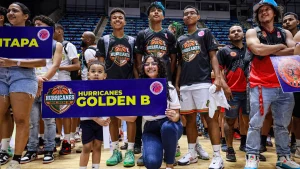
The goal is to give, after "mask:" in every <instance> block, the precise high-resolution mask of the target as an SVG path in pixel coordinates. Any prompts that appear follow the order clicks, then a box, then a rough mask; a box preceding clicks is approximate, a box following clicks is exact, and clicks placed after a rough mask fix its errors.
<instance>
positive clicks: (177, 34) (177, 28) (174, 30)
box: [168, 22, 184, 39]
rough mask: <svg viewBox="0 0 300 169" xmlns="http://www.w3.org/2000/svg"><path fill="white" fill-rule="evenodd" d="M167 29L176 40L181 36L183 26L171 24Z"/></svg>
mask: <svg viewBox="0 0 300 169" xmlns="http://www.w3.org/2000/svg"><path fill="white" fill-rule="evenodd" d="M168 29H169V31H171V32H172V33H173V34H174V36H175V38H176V39H178V38H179V37H180V36H181V35H183V34H184V29H183V25H182V24H181V23H179V22H172V23H171V24H170V25H169V27H168Z"/></svg>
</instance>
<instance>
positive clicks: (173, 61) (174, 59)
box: [170, 54, 177, 75]
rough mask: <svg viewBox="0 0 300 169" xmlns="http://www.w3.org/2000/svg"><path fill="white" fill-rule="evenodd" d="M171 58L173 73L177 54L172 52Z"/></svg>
mask: <svg viewBox="0 0 300 169" xmlns="http://www.w3.org/2000/svg"><path fill="white" fill-rule="evenodd" d="M170 58H171V73H172V75H173V73H174V71H175V67H176V61H177V60H176V54H170Z"/></svg>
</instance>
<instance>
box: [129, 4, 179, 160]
mask: <svg viewBox="0 0 300 169" xmlns="http://www.w3.org/2000/svg"><path fill="white" fill-rule="evenodd" d="M147 14H148V20H149V28H146V29H145V30H141V31H139V33H138V35H137V39H136V45H135V51H136V63H137V64H136V68H137V70H140V68H141V64H142V58H143V56H145V55H149V54H154V55H155V56H157V57H159V58H162V59H163V60H164V62H165V64H166V68H167V75H168V81H169V83H170V84H171V82H172V75H173V73H174V71H175V67H176V60H177V59H176V53H177V50H176V39H175V36H174V35H173V34H172V32H170V31H169V30H168V29H164V28H162V21H163V20H164V18H165V7H164V6H163V5H162V3H161V2H158V1H155V2H152V3H151V4H150V6H149V7H148V9H147ZM137 128H141V125H139V126H137ZM138 146H140V145H138ZM142 159H143V157H142V156H141V157H140V158H139V160H138V165H142Z"/></svg>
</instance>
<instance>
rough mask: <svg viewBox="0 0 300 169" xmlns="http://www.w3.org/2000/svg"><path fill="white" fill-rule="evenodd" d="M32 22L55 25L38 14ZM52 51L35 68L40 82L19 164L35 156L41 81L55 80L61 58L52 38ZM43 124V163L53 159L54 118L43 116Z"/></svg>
mask: <svg viewBox="0 0 300 169" xmlns="http://www.w3.org/2000/svg"><path fill="white" fill-rule="evenodd" d="M33 24H34V26H36V27H40V26H45V27H47V26H50V27H53V28H54V26H55V22H54V21H53V20H52V19H51V18H49V17H47V16H44V15H39V16H36V17H34V18H33ZM52 49H53V50H52V51H53V57H52V59H46V66H45V67H39V68H35V73H36V76H37V78H38V80H39V82H41V85H40V86H39V88H38V92H37V95H36V98H35V100H34V103H33V105H32V109H31V113H30V126H31V127H30V132H29V139H28V144H27V152H26V154H25V155H24V156H23V158H22V159H21V164H25V163H29V162H31V161H33V160H35V159H36V158H37V155H38V154H37V151H38V147H39V137H38V133H39V129H40V122H39V121H40V117H41V115H42V112H41V106H42V96H41V94H42V93H41V92H42V86H43V85H42V82H43V81H48V80H49V81H57V80H58V73H57V70H58V68H59V65H60V62H61V58H62V44H61V43H60V42H57V41H55V40H53V43H52ZM43 121H44V126H45V129H46V130H45V135H44V140H45V145H44V151H45V152H44V158H43V163H44V164H47V163H51V162H53V161H54V155H53V149H54V147H55V133H56V125H55V119H54V118H44V119H43Z"/></svg>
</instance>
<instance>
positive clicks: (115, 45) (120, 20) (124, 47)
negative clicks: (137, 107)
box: [96, 8, 136, 167]
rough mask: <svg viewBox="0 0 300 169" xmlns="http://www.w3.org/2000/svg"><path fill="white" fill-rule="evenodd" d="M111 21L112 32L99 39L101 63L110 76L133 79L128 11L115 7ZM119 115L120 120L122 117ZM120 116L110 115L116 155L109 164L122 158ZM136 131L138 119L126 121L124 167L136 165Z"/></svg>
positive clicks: (98, 54) (108, 76)
mask: <svg viewBox="0 0 300 169" xmlns="http://www.w3.org/2000/svg"><path fill="white" fill-rule="evenodd" d="M110 22H111V26H112V27H113V33H112V34H111V35H105V36H103V37H102V38H100V39H99V41H98V44H97V51H96V56H97V57H98V59H99V61H100V62H105V65H106V73H107V79H131V78H133V74H134V73H133V72H134V65H133V55H134V54H133V51H134V43H135V39H134V38H133V37H131V36H128V35H126V34H124V26H125V24H126V21H125V12H124V11H123V10H122V9H120V8H115V9H113V10H112V11H111V13H110ZM118 118H119V119H121V117H118ZM118 118H117V117H111V118H110V119H111V122H110V124H109V130H110V136H111V140H112V148H113V155H112V156H111V157H110V158H109V159H108V160H107V161H106V165H107V166H114V165H117V164H118V163H120V162H121V161H122V153H121V151H120V150H119V138H118V136H119V128H118ZM135 130H136V126H135V122H127V133H128V149H127V152H126V154H125V159H124V161H123V165H124V166H125V167H132V166H134V165H135V161H134V153H133V147H134V138H135V132H136V131H135Z"/></svg>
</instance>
